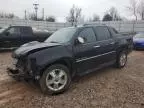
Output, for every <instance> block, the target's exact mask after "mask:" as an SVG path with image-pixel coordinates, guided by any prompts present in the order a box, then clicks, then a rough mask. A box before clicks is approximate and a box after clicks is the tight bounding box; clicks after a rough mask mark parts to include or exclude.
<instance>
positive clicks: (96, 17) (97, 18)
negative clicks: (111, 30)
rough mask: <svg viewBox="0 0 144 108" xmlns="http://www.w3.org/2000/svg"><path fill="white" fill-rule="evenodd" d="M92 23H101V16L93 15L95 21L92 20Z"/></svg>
mask: <svg viewBox="0 0 144 108" xmlns="http://www.w3.org/2000/svg"><path fill="white" fill-rule="evenodd" d="M92 21H93V22H94V21H100V17H99V15H97V14H94V15H93V19H92Z"/></svg>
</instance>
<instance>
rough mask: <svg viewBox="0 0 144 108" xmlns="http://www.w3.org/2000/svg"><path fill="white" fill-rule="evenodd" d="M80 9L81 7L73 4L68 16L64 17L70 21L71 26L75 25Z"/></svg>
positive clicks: (79, 15)
mask: <svg viewBox="0 0 144 108" xmlns="http://www.w3.org/2000/svg"><path fill="white" fill-rule="evenodd" d="M81 11H82V9H81V8H78V7H76V6H75V5H73V7H72V8H71V9H70V13H69V16H68V17H66V20H67V21H68V22H70V23H71V25H72V26H74V25H75V26H76V25H77V23H78V21H79V18H80V17H81Z"/></svg>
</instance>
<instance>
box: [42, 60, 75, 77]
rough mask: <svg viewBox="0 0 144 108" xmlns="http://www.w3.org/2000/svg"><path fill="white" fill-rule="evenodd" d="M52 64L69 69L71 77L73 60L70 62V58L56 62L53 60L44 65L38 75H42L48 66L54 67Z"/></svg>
mask: <svg viewBox="0 0 144 108" xmlns="http://www.w3.org/2000/svg"><path fill="white" fill-rule="evenodd" d="M54 64H61V65H64V66H66V67H67V68H68V69H69V71H70V74H71V75H73V60H72V59H71V58H60V59H58V60H54V61H52V62H50V63H48V64H46V65H45V66H44V67H43V68H42V70H41V72H40V75H42V74H43V72H44V71H45V70H46V69H47V68H48V67H50V66H52V65H54Z"/></svg>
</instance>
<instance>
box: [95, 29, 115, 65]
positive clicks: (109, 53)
mask: <svg viewBox="0 0 144 108" xmlns="http://www.w3.org/2000/svg"><path fill="white" fill-rule="evenodd" d="M94 31H95V34H96V39H97V42H96V46H98V50H99V52H100V55H98V58H97V60H98V61H99V64H104V63H108V62H112V61H115V60H116V51H115V48H116V46H115V45H116V43H115V40H114V39H113V37H112V35H111V33H110V32H109V29H108V28H107V27H106V26H97V27H94Z"/></svg>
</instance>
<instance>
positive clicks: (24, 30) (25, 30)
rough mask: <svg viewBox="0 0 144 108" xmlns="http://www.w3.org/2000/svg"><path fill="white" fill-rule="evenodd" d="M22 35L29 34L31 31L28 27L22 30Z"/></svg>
mask: <svg viewBox="0 0 144 108" xmlns="http://www.w3.org/2000/svg"><path fill="white" fill-rule="evenodd" d="M22 34H26V35H28V34H31V29H30V28H28V27H25V28H22Z"/></svg>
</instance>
